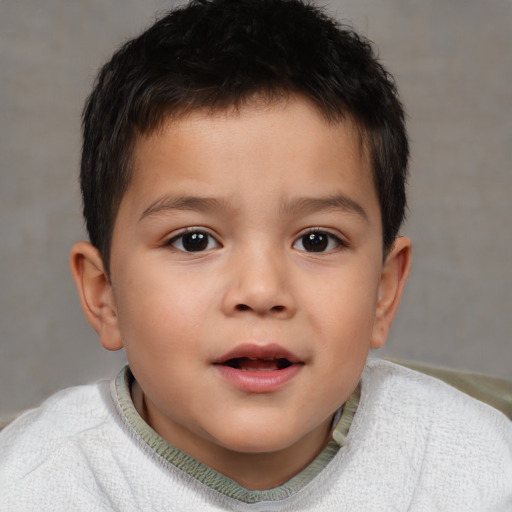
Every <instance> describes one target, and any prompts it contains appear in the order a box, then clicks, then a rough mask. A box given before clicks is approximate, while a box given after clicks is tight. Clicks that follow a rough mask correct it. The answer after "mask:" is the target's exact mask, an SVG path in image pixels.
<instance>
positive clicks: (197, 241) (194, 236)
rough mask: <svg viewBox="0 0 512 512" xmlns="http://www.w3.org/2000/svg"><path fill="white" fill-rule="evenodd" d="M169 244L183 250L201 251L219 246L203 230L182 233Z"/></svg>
mask: <svg viewBox="0 0 512 512" xmlns="http://www.w3.org/2000/svg"><path fill="white" fill-rule="evenodd" d="M169 245H171V246H172V247H174V248H175V249H178V250H180V251H184V252H201V251H206V250H208V249H213V248H214V247H218V246H219V244H218V242H217V241H216V240H215V238H213V237H212V236H211V235H209V234H208V233H205V232H204V231H190V232H188V233H183V234H182V235H179V236H177V237H174V238H173V239H172V240H171V241H170V242H169Z"/></svg>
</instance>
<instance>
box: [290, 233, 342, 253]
mask: <svg viewBox="0 0 512 512" xmlns="http://www.w3.org/2000/svg"><path fill="white" fill-rule="evenodd" d="M340 245H342V243H341V240H340V239H339V238H338V237H336V236H334V235H332V234H330V233H327V232H325V231H312V232H310V233H307V234H305V235H303V236H301V237H300V238H299V239H298V240H297V241H296V242H295V243H294V244H293V248H294V249H298V250H300V251H306V252H326V251H331V250H333V249H335V248H336V247H339V246H340Z"/></svg>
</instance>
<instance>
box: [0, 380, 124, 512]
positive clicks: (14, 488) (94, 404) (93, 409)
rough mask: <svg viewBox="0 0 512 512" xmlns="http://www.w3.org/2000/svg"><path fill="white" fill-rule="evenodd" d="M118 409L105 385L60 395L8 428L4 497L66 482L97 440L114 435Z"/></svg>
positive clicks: (1, 482)
mask: <svg viewBox="0 0 512 512" xmlns="http://www.w3.org/2000/svg"><path fill="white" fill-rule="evenodd" d="M113 407H114V406H113V403H112V399H111V398H110V390H109V383H108V382H106V381H104V382H99V383H97V384H91V385H87V386H79V387H74V388H69V389H65V390H63V391H60V392H58V393H56V394H55V395H53V396H51V397H50V398H48V399H47V400H46V401H45V402H43V403H42V404H41V406H40V407H38V408H35V409H31V410H29V411H26V412H25V413H24V414H22V415H21V416H20V417H19V418H17V419H16V420H15V421H13V422H12V423H11V424H9V425H8V426H7V427H5V429H4V430H3V431H2V432H1V433H0V488H2V492H3V493H4V496H3V498H4V499H7V498H6V497H8V496H9V495H10V494H11V495H16V496H19V490H20V486H23V487H24V488H30V486H31V485H33V486H35V487H37V485H38V484H37V482H39V483H40V484H41V485H43V484H45V485H47V486H49V487H51V486H52V485H56V482H55V481H53V482H52V481H51V479H54V480H57V479H62V481H63V482H65V481H66V478H68V477H69V476H70V472H69V470H70V468H71V467H73V466H75V467H78V466H79V465H80V464H82V462H83V458H84V457H86V456H87V455H84V454H86V453H87V450H88V449H89V447H90V445H91V444H94V442H95V441H94V439H95V438H101V437H103V438H105V437H108V436H109V431H110V430H112V428H113V425H114V424H115V421H114V420H113V417H114V414H113V413H112V409H113ZM0 503H3V501H2V498H0Z"/></svg>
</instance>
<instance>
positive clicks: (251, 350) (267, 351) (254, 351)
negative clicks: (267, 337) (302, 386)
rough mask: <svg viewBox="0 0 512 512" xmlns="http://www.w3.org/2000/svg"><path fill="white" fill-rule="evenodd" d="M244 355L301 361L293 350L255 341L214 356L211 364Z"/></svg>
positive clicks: (254, 357) (253, 357)
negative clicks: (216, 356)
mask: <svg viewBox="0 0 512 512" xmlns="http://www.w3.org/2000/svg"><path fill="white" fill-rule="evenodd" d="M242 357H246V358H248V359H264V360H269V361H270V360H273V359H287V360H288V361H289V362H290V363H292V364H294V363H302V360H301V359H300V357H298V356H297V355H296V354H294V353H293V352H290V351H289V350H287V349H285V348H283V347H281V346H280V345H278V344H276V343H268V344H265V345H259V344H255V343H244V344H242V345H238V346H236V347H235V348H234V349H232V350H230V351H229V352H226V353H225V354H223V355H222V356H220V357H218V358H216V359H215V360H214V361H213V364H223V363H225V362H226V361H229V360H230V359H238V358H242Z"/></svg>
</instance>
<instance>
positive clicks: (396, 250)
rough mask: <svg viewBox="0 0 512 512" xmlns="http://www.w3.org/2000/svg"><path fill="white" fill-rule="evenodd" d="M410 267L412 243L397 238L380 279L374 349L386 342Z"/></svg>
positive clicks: (405, 239) (402, 238)
mask: <svg viewBox="0 0 512 512" xmlns="http://www.w3.org/2000/svg"><path fill="white" fill-rule="evenodd" d="M410 267H411V241H410V240H409V239H408V238H406V237H397V238H396V240H395V243H394V244H393V247H392V248H391V250H390V252H389V255H388V257H387V258H386V261H385V263H384V267H383V269H382V274H381V277H380V284H379V295H378V301H377V308H376V312H375V324H374V327H373V335H372V341H371V347H372V348H380V347H382V346H383V345H384V343H385V342H386V338H387V336H388V333H389V329H390V328H391V324H392V323H393V319H394V318H395V314H396V312H397V310H398V305H399V304H400V299H401V297H402V292H403V290H404V287H405V283H406V281H407V277H408V275H409V270H410Z"/></svg>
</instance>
